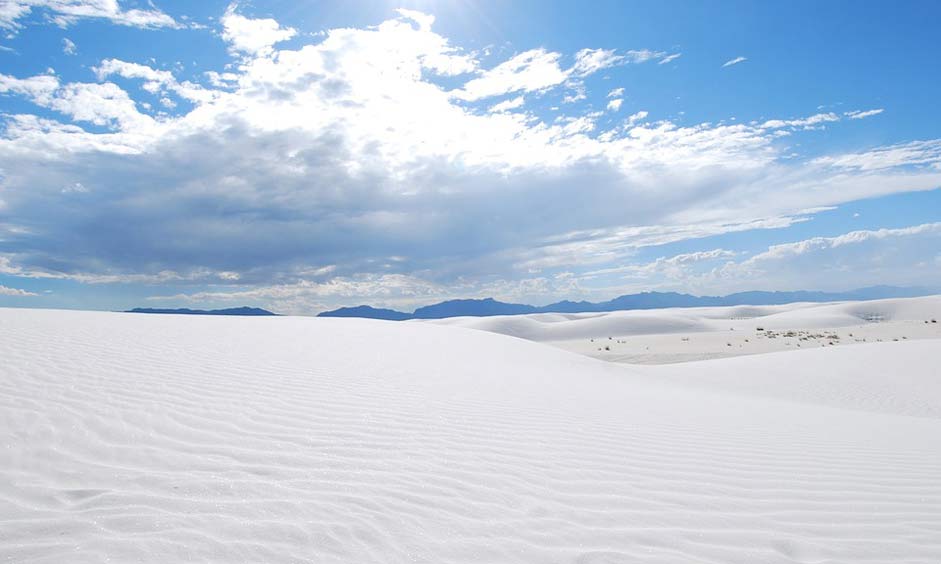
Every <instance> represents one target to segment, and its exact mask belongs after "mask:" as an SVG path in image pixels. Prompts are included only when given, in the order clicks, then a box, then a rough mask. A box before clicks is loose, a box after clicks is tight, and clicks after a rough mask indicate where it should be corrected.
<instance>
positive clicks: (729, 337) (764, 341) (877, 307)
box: [418, 296, 941, 364]
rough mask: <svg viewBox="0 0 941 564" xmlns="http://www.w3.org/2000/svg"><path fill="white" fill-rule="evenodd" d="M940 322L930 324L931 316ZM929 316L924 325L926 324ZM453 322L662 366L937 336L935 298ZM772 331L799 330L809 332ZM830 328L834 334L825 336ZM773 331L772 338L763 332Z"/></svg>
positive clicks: (940, 334) (938, 301)
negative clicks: (789, 335)
mask: <svg viewBox="0 0 941 564" xmlns="http://www.w3.org/2000/svg"><path fill="white" fill-rule="evenodd" d="M932 319H933V320H935V321H938V323H931V320H932ZM926 322H927V323H926ZM418 323H436V324H441V325H455V326H460V327H466V328H470V329H479V330H483V331H490V332H493V333H501V334H504V335H511V336H513V337H520V338H522V339H528V340H530V341H538V342H543V343H549V344H551V345H554V346H557V347H559V348H563V349H566V350H570V351H572V352H577V353H580V354H584V355H587V356H592V357H595V358H600V359H603V360H608V361H614V362H622V363H627V364H664V363H673V362H685V361H694V360H706V359H713V358H726V357H733V356H741V355H749V354H759V353H768V352H775V351H783V350H796V349H798V348H808V347H810V348H813V347H823V346H831V345H833V346H836V345H840V346H842V345H846V344H858V343H869V342H878V341H893V340H899V341H902V340H911V339H939V338H941V296H928V297H923V298H905V299H890V300H876V301H869V302H838V303H823V304H821V303H798V304H788V305H781V306H737V307H711V308H672V309H661V310H640V311H638V310H635V311H616V312H610V313H584V314H567V315H564V316H563V315H560V314H553V313H550V314H534V315H516V316H497V317H454V318H450V319H441V320H433V321H420V322H418ZM758 329H765V330H768V331H772V332H776V333H784V332H788V331H795V332H798V331H804V332H806V333H807V334H809V335H811V336H812V337H811V338H807V339H803V340H802V339H800V337H801V336H804V335H797V336H794V337H786V336H784V335H781V334H779V335H774V334H769V333H763V332H759V331H758ZM833 334H836V335H837V336H838V337H839V338H838V339H831V338H827V337H828V336H830V335H833ZM769 335H770V336H771V337H777V338H768V337H769Z"/></svg>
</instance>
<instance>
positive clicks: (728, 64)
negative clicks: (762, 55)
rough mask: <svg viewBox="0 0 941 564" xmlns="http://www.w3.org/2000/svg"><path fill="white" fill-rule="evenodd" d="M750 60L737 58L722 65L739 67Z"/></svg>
mask: <svg viewBox="0 0 941 564" xmlns="http://www.w3.org/2000/svg"><path fill="white" fill-rule="evenodd" d="M747 60H748V57H735V58H734V59H729V60H728V61H726V62H724V63H722V66H723V67H731V66H732V65H737V64H739V63H744V62H745V61H747Z"/></svg>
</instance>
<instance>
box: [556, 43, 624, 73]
mask: <svg viewBox="0 0 941 564" xmlns="http://www.w3.org/2000/svg"><path fill="white" fill-rule="evenodd" d="M624 60H625V56H624V55H618V54H617V53H616V52H615V51H614V49H582V50H581V51H579V52H578V53H575V65H574V66H573V67H572V69H571V71H570V74H573V75H575V76H588V75H590V74H594V73H596V72H598V71H600V70H602V69H606V68H608V67H613V66H615V65H617V64H619V63H621V62H622V61H624Z"/></svg>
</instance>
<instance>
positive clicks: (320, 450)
mask: <svg viewBox="0 0 941 564" xmlns="http://www.w3.org/2000/svg"><path fill="white" fill-rule="evenodd" d="M752 376H754V378H752ZM939 381H941V341H938V340H936V339H935V340H933V339H927V338H926V339H923V340H919V341H910V342H898V343H895V342H888V343H877V344H861V345H860V346H854V347H843V348H838V347H835V348H827V349H822V350H814V351H806V352H795V353H780V354H766V355H756V356H752V357H747V358H737V359H726V360H715V361H703V362H691V363H686V364H682V365H673V366H670V367H629V366H623V365H617V364H613V363H605V362H601V361H597V360H594V359H591V358H587V357H584V356H581V355H576V354H572V353H570V352H566V351H563V350H559V349H557V348H554V347H550V346H546V345H543V344H539V343H533V342H529V341H524V340H520V339H515V338H512V337H508V336H505V335H499V334H495V333H489V332H484V331H475V330H471V329H465V328H460V327H448V326H442V325H434V324H422V323H394V322H379V321H369V320H357V319H328V318H232V317H222V318H219V317H193V316H147V315H133V314H117V313H92V312H67V311H38V310H12V309H0V562H17V563H21V562H70V563H81V562H154V563H157V562H159V563H167V562H220V563H222V562H226V563H228V562H327V563H329V562H345V563H347V562H357V563H364V562H429V563H443V562H500V563H512V562H532V563H566V562H571V563H607V564H611V563H628V562H630V563H635V562H644V563H664V564H666V563H670V564H675V563H679V562H682V563H720V562H721V563H730V562H738V563H743V564H745V563H748V564H751V563H760V562H764V563H793V562H807V563H810V562H815V563H817V562H854V563H855V562H873V563H875V562H879V563H884V562H893V563H902V562H908V563H915V562H918V563H925V564H928V563H937V562H939V561H941V419H939V409H938V408H939V406H941V399H939V396H941V392H939V390H941V383H939Z"/></svg>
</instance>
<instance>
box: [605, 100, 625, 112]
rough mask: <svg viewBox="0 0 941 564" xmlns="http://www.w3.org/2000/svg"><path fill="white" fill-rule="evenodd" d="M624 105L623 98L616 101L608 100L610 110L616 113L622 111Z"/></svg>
mask: <svg viewBox="0 0 941 564" xmlns="http://www.w3.org/2000/svg"><path fill="white" fill-rule="evenodd" d="M623 103H624V100H622V99H621V98H615V99H614V100H608V110H609V111H612V112H616V111H618V110H620V109H621V104H623Z"/></svg>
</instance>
